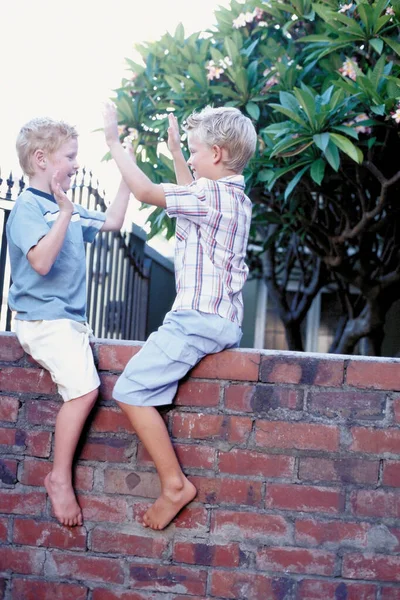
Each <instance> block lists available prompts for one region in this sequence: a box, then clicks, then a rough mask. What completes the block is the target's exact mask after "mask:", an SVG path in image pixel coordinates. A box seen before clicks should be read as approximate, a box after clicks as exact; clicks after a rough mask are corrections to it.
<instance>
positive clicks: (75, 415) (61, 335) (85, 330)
mask: <svg viewBox="0 0 400 600" xmlns="http://www.w3.org/2000/svg"><path fill="white" fill-rule="evenodd" d="M17 153H18V158H19V161H20V164H21V167H22V169H23V171H24V173H25V174H26V175H28V177H29V187H28V188H27V189H26V190H25V191H24V192H23V193H22V194H20V196H19V197H18V199H17V201H16V203H15V205H14V207H13V209H12V211H11V214H10V216H9V219H8V222H7V239H8V245H9V252H10V262H11V275H12V281H13V283H12V286H11V288H10V293H9V305H10V308H11V309H12V310H13V311H15V312H16V315H15V322H14V327H15V332H16V334H17V337H18V340H19V341H20V343H21V345H22V347H23V349H24V350H25V351H26V352H27V353H29V354H30V355H31V356H32V357H33V358H34V359H35V360H36V361H37V362H38V363H40V364H41V365H42V366H43V367H45V368H46V369H47V370H48V371H49V372H50V375H51V378H52V379H53V381H54V382H55V383H56V384H57V386H58V391H59V393H60V395H61V396H62V399H63V400H64V404H63V406H62V407H61V409H60V411H59V413H58V415H57V420H56V426H55V438H54V461H53V466H52V470H51V472H50V473H49V474H48V475H47V476H46V478H45V486H46V490H47V493H48V494H49V497H50V500H51V503H52V506H53V510H54V514H55V515H56V517H57V518H58V520H59V521H60V523H62V524H63V525H68V526H74V525H82V512H81V509H80V507H79V504H78V502H77V499H76V497H75V493H74V490H73V487H72V462H73V457H74V453H75V450H76V446H77V443H78V440H79V437H80V435H81V432H82V428H83V426H84V423H85V421H86V419H87V417H88V415H89V413H90V411H91V409H92V408H93V405H94V403H95V401H96V398H97V395H98V387H99V385H100V380H99V377H98V374H97V371H96V368H95V365H94V360H93V354H92V350H91V348H90V344H89V338H90V335H91V330H90V328H89V326H88V325H87V323H86V320H87V317H86V258H85V248H84V242H93V240H94V238H95V236H96V234H97V233H98V232H99V231H116V230H118V229H120V228H121V226H122V224H123V220H124V216H125V212H126V208H127V206H128V200H129V193H130V192H129V188H128V187H127V185H126V184H125V183H124V182H123V181H122V182H121V184H120V187H119V190H118V193H117V195H116V198H115V200H114V202H113V203H112V204H111V205H110V207H109V208H108V209H107V211H106V213H101V212H97V211H92V210H87V209H86V208H83V207H82V206H79V205H75V204H73V203H72V202H71V201H70V200H69V198H68V197H67V195H66V194H65V192H66V191H67V190H68V189H69V187H70V185H71V179H72V178H73V177H74V175H75V174H76V171H77V169H78V163H77V153H78V134H77V132H76V130H75V128H74V127H72V126H70V125H68V124H67V123H64V122H62V121H54V120H52V119H48V118H38V119H33V120H31V121H29V123H27V124H26V125H25V126H24V127H22V129H21V131H20V133H19V135H18V138H17ZM130 160H131V159H130Z"/></svg>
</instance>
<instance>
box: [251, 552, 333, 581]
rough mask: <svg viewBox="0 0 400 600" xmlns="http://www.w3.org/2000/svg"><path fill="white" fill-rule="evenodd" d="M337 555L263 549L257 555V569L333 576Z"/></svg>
mask: <svg viewBox="0 0 400 600" xmlns="http://www.w3.org/2000/svg"><path fill="white" fill-rule="evenodd" d="M335 559H336V555H335V554H334V553H333V552H326V551H324V550H308V549H306V548H290V547H284V548H262V549H261V550H259V551H258V552H257V553H256V565H257V568H258V569H260V570H262V571H278V572H282V571H283V572H285V573H301V574H309V575H310V574H311V575H333V574H334V570H335Z"/></svg>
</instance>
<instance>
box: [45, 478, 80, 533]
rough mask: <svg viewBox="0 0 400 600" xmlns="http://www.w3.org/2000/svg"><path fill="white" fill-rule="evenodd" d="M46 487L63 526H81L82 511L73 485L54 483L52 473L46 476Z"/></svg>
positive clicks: (55, 512) (56, 514)
mask: <svg viewBox="0 0 400 600" xmlns="http://www.w3.org/2000/svg"><path fill="white" fill-rule="evenodd" d="M44 485H45V487H46V490H47V493H48V495H49V497H50V500H51V504H52V507H53V511H54V514H55V516H56V517H57V519H58V520H59V521H60V523H61V525H67V526H68V527H74V526H75V525H79V526H81V525H82V523H83V518H82V511H81V509H80V506H79V504H78V502H77V501H76V497H75V493H74V490H73V488H72V485H71V484H70V483H60V482H56V481H54V480H53V479H52V477H51V473H49V474H48V475H46V477H45V480H44Z"/></svg>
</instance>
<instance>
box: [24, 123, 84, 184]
mask: <svg viewBox="0 0 400 600" xmlns="http://www.w3.org/2000/svg"><path fill="white" fill-rule="evenodd" d="M77 137H78V132H77V131H76V129H75V127H73V126H72V125H68V123H65V122H64V121H55V120H53V119H50V118H48V117H38V118H36V119H32V120H31V121H28V123H26V124H25V125H24V126H23V127H21V130H20V132H19V134H18V137H17V142H16V147H17V154H18V160H19V164H20V165H21V168H22V170H23V172H24V173H25V174H26V175H28V176H33V175H34V174H35V171H34V169H33V165H32V157H33V155H34V153H35V152H36V150H39V149H40V150H43V151H44V152H46V154H53V153H54V152H56V151H57V150H58V149H59V148H60V147H61V146H62V145H63V144H64V142H66V141H68V140H69V139H71V138H77Z"/></svg>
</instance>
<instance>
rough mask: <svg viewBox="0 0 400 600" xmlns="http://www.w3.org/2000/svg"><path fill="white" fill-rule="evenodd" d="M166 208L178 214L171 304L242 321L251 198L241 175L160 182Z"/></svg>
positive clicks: (175, 308) (175, 307)
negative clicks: (184, 183) (174, 291)
mask: <svg viewBox="0 0 400 600" xmlns="http://www.w3.org/2000/svg"><path fill="white" fill-rule="evenodd" d="M162 185H163V188H164V193H165V199H166V204H167V206H166V212H167V214H168V215H169V216H170V217H176V247H175V278H176V288H177V296H176V299H175V302H174V304H173V306H172V310H182V309H186V310H187V309H192V310H198V311H201V312H205V313H212V314H217V315H220V316H221V317H224V318H226V319H230V320H231V321H234V322H236V323H238V324H239V325H241V324H242V319H243V299H242V288H243V285H244V283H245V281H246V279H247V274H248V267H247V265H246V263H245V257H246V247H247V239H248V236H249V229H250V221H251V202H250V200H249V198H248V197H247V196H246V195H245V193H244V178H243V177H242V176H241V175H235V176H233V177H224V178H223V179H219V180H218V181H212V180H210V179H205V178H200V179H198V180H197V181H195V182H193V183H192V184H190V185H188V186H179V185H173V184H162Z"/></svg>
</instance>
